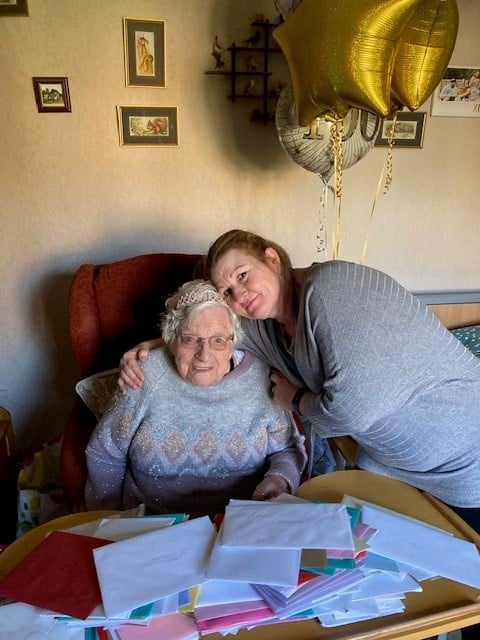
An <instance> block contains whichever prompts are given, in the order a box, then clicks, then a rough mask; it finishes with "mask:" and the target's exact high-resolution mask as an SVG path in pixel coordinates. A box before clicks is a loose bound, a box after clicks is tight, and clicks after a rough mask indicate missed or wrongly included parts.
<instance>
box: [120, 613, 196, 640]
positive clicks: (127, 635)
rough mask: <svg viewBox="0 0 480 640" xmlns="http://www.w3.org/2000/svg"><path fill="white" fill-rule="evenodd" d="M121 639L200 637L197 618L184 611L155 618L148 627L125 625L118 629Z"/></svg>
mask: <svg viewBox="0 0 480 640" xmlns="http://www.w3.org/2000/svg"><path fill="white" fill-rule="evenodd" d="M117 633H118V636H119V637H120V640H158V638H168V640H192V639H193V638H198V635H199V634H198V629H197V625H196V624H195V620H194V619H193V618H191V617H190V616H187V615H185V614H183V613H171V614H169V615H167V616H159V617H156V618H153V619H152V620H151V622H150V623H149V624H148V626H146V627H143V626H142V627H140V626H136V625H133V624H132V625H125V626H124V627H119V628H118V629H117Z"/></svg>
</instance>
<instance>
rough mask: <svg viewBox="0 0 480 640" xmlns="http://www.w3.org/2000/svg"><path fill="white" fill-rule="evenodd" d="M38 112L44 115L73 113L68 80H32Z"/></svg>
mask: <svg viewBox="0 0 480 640" xmlns="http://www.w3.org/2000/svg"><path fill="white" fill-rule="evenodd" d="M32 80H33V90H34V92H35V100H36V101H37V107H38V110H39V111H41V112H43V113H58V112H59V111H71V110H72V108H71V106H70V93H69V91H68V78H32Z"/></svg>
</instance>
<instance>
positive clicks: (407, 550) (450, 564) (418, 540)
mask: <svg viewBox="0 0 480 640" xmlns="http://www.w3.org/2000/svg"><path fill="white" fill-rule="evenodd" d="M362 520H363V521H364V522H367V523H368V524H370V525H372V526H373V527H375V528H376V529H378V533H377V535H376V536H375V537H374V538H373V539H372V540H371V543H370V548H371V551H372V552H373V553H377V554H379V555H384V556H387V557H388V558H392V559H393V560H396V561H397V562H405V563H407V564H410V565H412V566H413V567H419V568H420V569H424V570H427V571H431V572H433V573H434V574H435V575H439V576H443V577H444V578H450V579H451V580H456V581H457V582H462V583H464V584H468V585H470V586H471V587H475V588H477V589H480V555H479V554H478V551H477V548H476V546H475V545H474V544H473V543H472V542H467V541H466V540H461V539H460V538H456V537H455V536H452V535H450V534H449V533H446V532H444V531H440V530H438V529H433V528H432V527H430V526H428V525H423V524H421V523H419V522H415V521H413V520H411V519H406V518H403V517H402V516H401V515H400V514H395V513H388V512H386V511H383V510H379V509H376V508H374V507H370V506H364V507H363V510H362Z"/></svg>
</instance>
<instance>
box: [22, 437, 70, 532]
mask: <svg viewBox="0 0 480 640" xmlns="http://www.w3.org/2000/svg"><path fill="white" fill-rule="evenodd" d="M60 446H61V438H59V437H58V438H54V439H52V440H49V441H48V442H46V443H45V444H44V445H43V447H42V450H41V451H37V452H36V453H35V454H34V456H33V457H32V458H30V459H28V460H25V461H24V462H23V464H22V468H21V469H20V472H19V474H18V480H17V538H18V537H20V536H21V535H23V534H24V533H26V532H27V531H30V530H31V529H33V528H34V527H37V526H38V525H40V524H43V523H44V522H47V521H48V520H53V519H54V518H58V517H60V516H63V515H66V514H67V513H70V511H69V507H68V504H67V501H66V500H65V496H64V495H63V490H62V486H61V482H60Z"/></svg>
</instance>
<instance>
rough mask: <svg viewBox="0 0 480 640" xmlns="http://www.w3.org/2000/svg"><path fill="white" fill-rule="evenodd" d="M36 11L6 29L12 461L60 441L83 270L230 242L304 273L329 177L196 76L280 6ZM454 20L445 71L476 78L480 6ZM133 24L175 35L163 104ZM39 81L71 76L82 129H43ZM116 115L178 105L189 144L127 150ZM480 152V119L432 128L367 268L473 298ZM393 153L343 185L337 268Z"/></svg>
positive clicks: (387, 211)
mask: <svg viewBox="0 0 480 640" xmlns="http://www.w3.org/2000/svg"><path fill="white" fill-rule="evenodd" d="M28 4H29V10H30V16H29V17H28V18H27V17H15V18H13V17H8V18H6V17H0V87H1V99H0V118H1V127H0V150H1V151H0V184H1V186H0V198H1V199H0V202H1V211H0V231H1V238H2V244H1V252H0V263H1V274H2V281H3V284H2V298H1V299H2V319H1V323H0V354H1V361H0V404H3V405H4V406H6V407H7V408H8V409H9V410H10V411H11V413H12V416H13V421H14V428H15V435H16V438H17V444H18V446H19V448H20V450H24V449H26V448H27V447H30V446H34V445H38V444H39V443H40V442H41V441H42V440H43V439H44V438H45V437H46V436H47V435H48V434H51V433H55V432H59V431H60V430H61V429H62V426H63V423H64V420H65V417H66V414H67V412H68V410H69V408H70V406H71V404H72V402H73V384H74V381H75V380H76V378H77V373H78V372H77V370H76V367H75V364H74V361H73V357H72V354H71V350H70V346H69V343H68V337H67V326H66V307H67V295H68V288H69V283H70V280H71V277H72V274H73V273H74V271H75V269H76V267H77V266H78V265H79V264H80V263H82V262H102V261H110V260H114V259H120V258H124V257H127V256H131V255H135V254H138V253H148V252H155V251H185V252H202V251H204V250H205V249H206V247H207V246H208V244H209V242H210V241H211V240H212V239H213V238H214V237H215V236H217V235H218V234H219V233H221V232H223V231H225V230H226V229H228V228H231V227H234V226H240V227H244V228H251V229H253V230H255V231H257V232H259V233H261V234H263V235H267V236H270V237H272V239H275V240H277V241H278V242H280V243H282V244H284V245H285V246H286V247H287V248H288V250H289V251H290V253H291V256H292V259H293V262H294V264H295V265H297V266H300V265H305V264H308V263H310V262H311V261H314V260H318V259H320V258H321V256H319V254H318V253H317V250H316V243H317V241H316V233H317V230H318V212H319V209H320V197H321V183H320V179H319V178H318V176H316V175H314V174H312V173H310V172H308V171H306V170H305V169H302V168H301V167H300V166H298V165H296V164H295V163H294V162H293V161H292V160H291V159H290V158H289V157H288V156H287V155H286V153H285V152H284V151H283V149H282V148H281V147H280V144H279V142H278V140H277V138H276V133H275V127H274V126H273V125H267V126H263V125H261V124H258V123H250V122H249V121H248V116H247V112H246V108H245V106H244V105H243V104H241V103H237V104H232V103H230V102H229V101H228V100H227V98H226V95H227V94H228V92H229V87H228V80H227V79H226V78H223V77H213V76H208V75H205V74H204V71H205V70H207V69H211V68H212V60H213V59H212V57H211V55H210V51H211V44H212V40H213V37H214V36H215V35H216V34H218V35H219V37H220V40H221V41H222V43H223V44H224V45H226V46H228V45H229V44H230V43H231V42H232V41H234V40H235V41H237V43H238V42H239V41H240V40H241V39H242V38H245V37H247V36H248V35H250V27H249V23H250V21H251V19H252V18H253V15H254V13H255V12H256V11H259V10H263V11H264V13H265V14H266V15H267V17H269V18H271V19H274V18H275V11H274V8H273V0H271V1H268V0H263V1H260V0H243V1H242V2H238V1H237V2H232V0H135V1H134V0H107V1H105V0H28ZM458 6H459V10H460V31H459V37H458V40H457V45H456V49H455V51H454V54H453V58H452V64H465V65H475V66H480V51H479V47H478V34H479V33H480V3H478V0H458ZM125 17H127V18H137V19H153V20H165V23H166V41H167V87H166V88H164V89H158V88H138V87H125V82H124V63H123V37H122V19H123V18H125ZM32 76H67V77H68V79H69V83H70V93H71V100H72V113H60V114H44V113H38V112H37V107H36V104H35V100H34V95H33V90H32V80H31V79H32ZM116 105H163V106H178V110H179V128H180V146H179V147H178V148H146V149H144V148H128V147H120V146H119V142H118V132H117V125H116V114H115V108H116ZM249 106H251V105H249ZM428 108H429V104H427V105H425V107H424V109H425V110H427V109H428ZM479 137H480V119H476V118H439V117H436V118H431V117H428V118H427V122H426V130H425V141H424V147H423V149H422V150H417V149H414V150H409V149H399V150H397V151H396V153H395V155H394V182H393V187H392V189H391V192H390V193H389V194H388V195H387V196H382V197H381V198H380V200H379V202H378V204H377V207H376V211H375V216H374V224H373V228H372V234H371V238H370V242H369V246H368V253H367V258H366V262H367V263H368V264H370V265H372V266H375V267H378V268H381V269H383V270H385V271H387V272H388V273H390V274H391V275H393V276H394V277H396V278H397V279H398V280H400V282H402V284H404V285H405V286H407V287H408V288H410V289H412V290H423V291H425V290H445V289H455V290H457V289H479V288H480V277H479V276H480V233H479V231H480V210H479V198H478V193H479V192H478V176H479V174H480V154H479ZM385 154H386V152H385V149H382V148H376V149H373V150H371V151H370V152H369V153H368V155H367V156H366V157H365V158H364V159H362V160H361V161H360V162H359V163H357V164H356V165H354V166H353V167H351V168H349V169H347V170H346V171H345V174H344V196H343V201H342V219H343V224H342V236H341V251H340V257H341V258H345V259H351V260H358V259H359V257H360V254H361V250H362V246H363V242H364V238H365V234H366V230H367V222H368V219H369V216H370V209H371V206H372V201H373V196H374V192H375V189H376V186H377V182H378V179H379V176H380V173H381V170H382V166H383V164H384V161H385ZM322 259H323V258H322Z"/></svg>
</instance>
